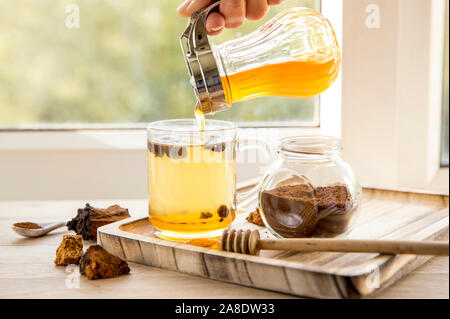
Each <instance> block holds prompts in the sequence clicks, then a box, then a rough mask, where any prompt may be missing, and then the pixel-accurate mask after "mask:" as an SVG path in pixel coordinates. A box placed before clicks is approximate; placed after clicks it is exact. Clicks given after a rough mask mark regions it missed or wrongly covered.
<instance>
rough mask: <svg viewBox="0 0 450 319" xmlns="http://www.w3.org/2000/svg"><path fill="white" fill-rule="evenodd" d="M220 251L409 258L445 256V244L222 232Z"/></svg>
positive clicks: (446, 251) (442, 242) (438, 242)
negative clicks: (371, 255)
mask: <svg viewBox="0 0 450 319" xmlns="http://www.w3.org/2000/svg"><path fill="white" fill-rule="evenodd" d="M221 248H222V250H226V251H230V252H236V253H243V254H250V255H259V251H260V250H261V249H268V250H293V251H304V252H308V251H326V252H348V253H379V254H392V255H394V254H411V255H437V256H448V242H446V241H404V240H364V239H332V238H286V239H260V236H259V231H257V230H254V231H250V230H246V231H243V230H238V231H236V230H235V229H231V230H228V229H227V230H225V231H224V232H223V235H222V238H221Z"/></svg>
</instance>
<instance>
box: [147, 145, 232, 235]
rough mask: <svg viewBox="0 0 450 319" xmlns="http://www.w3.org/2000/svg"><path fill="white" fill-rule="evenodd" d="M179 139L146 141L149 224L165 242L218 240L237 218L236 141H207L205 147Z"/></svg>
mask: <svg viewBox="0 0 450 319" xmlns="http://www.w3.org/2000/svg"><path fill="white" fill-rule="evenodd" d="M176 139H178V141H174V138H173V137H171V136H159V137H158V138H155V139H152V140H150V139H149V141H148V186H149V216H150V221H151V223H152V224H153V226H154V227H155V228H156V229H157V230H158V233H157V235H158V236H159V237H162V238H168V239H175V240H183V239H192V238H203V237H217V236H220V235H221V233H222V231H223V230H224V229H226V228H227V227H228V226H229V225H230V223H231V222H232V221H233V220H234V217H235V211H234V209H235V206H234V205H235V187H236V186H235V185H236V167H235V166H236V164H235V157H236V155H235V149H234V147H235V140H234V139H233V140H228V141H222V140H221V137H220V136H206V140H205V142H204V144H199V145H195V144H193V145H190V144H189V143H188V142H187V141H185V142H183V137H179V136H178V137H177V138H176ZM180 140H181V141H180ZM201 140H202V141H203V140H204V137H202V139H201Z"/></svg>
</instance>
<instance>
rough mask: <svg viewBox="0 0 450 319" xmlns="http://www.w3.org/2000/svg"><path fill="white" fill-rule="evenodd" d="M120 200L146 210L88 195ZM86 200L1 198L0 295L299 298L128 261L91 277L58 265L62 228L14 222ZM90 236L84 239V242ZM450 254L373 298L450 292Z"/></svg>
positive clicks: (53, 214) (45, 217)
mask: <svg viewBox="0 0 450 319" xmlns="http://www.w3.org/2000/svg"><path fill="white" fill-rule="evenodd" d="M89 203H90V204H91V205H93V206H97V207H106V206H109V205H112V204H119V205H121V206H122V207H127V208H129V211H130V214H131V215H132V216H145V214H146V213H145V212H146V201H145V200H123V201H104V200H102V201H96V200H93V201H90V202H89ZM84 204H85V202H83V201H76V200H72V201H39V202H35V201H33V202H31V201H30V202H8V201H3V202H2V201H0V245H1V248H0V249H1V252H0V298H201V299H206V298H295V297H293V296H290V295H285V294H280V293H276V292H271V291H265V290H260V289H254V288H248V287H244V286H239V285H235V284H229V283H224V282H219V281H215V280H210V279H205V278H199V277H193V276H189V275H185V274H181V273H177V272H172V271H167V270H163V269H158V268H153V267H148V266H143V265H139V264H133V263H130V268H131V273H130V275H126V276H121V277H117V278H111V279H102V280H92V281H90V280H87V279H86V278H85V277H84V276H81V277H78V274H77V272H78V269H77V268H76V267H68V268H66V267H58V266H55V265H54V263H53V260H54V259H55V251H56V248H57V247H58V245H59V243H60V242H61V239H62V235H63V234H69V233H72V232H69V231H67V229H65V228H61V229H59V230H57V231H54V232H52V233H50V234H48V235H47V236H44V237H40V238H34V239H33V238H31V239H29V238H23V237H20V236H19V235H17V234H16V233H14V232H13V231H12V229H11V225H12V224H13V223H15V222H19V221H35V222H47V221H59V220H65V219H69V218H72V217H74V216H75V214H76V210H77V208H80V207H84ZM92 243H94V242H93V241H92V242H89V241H87V242H85V247H87V246H88V245H89V244H92ZM448 273H449V258H448V257H436V258H433V259H431V261H429V262H428V263H426V264H425V265H423V266H422V267H420V268H418V269H416V270H415V271H414V272H412V273H410V274H409V275H407V276H406V277H404V278H402V279H400V280H399V281H398V282H397V283H396V284H394V285H393V286H391V287H389V288H387V289H386V290H384V291H381V292H380V293H378V294H377V295H375V296H374V298H449V275H448Z"/></svg>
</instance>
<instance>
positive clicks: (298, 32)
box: [180, 2, 341, 114]
mask: <svg viewBox="0 0 450 319" xmlns="http://www.w3.org/2000/svg"><path fill="white" fill-rule="evenodd" d="M219 4H220V2H215V3H213V4H212V5H211V6H209V7H207V8H206V9H204V10H201V11H197V12H196V13H194V15H193V16H192V17H191V18H190V20H189V24H188V26H187V28H186V30H185V31H184V33H183V34H182V35H181V37H180V42H181V46H182V49H183V52H184V55H185V58H186V62H187V66H188V70H189V74H190V76H191V85H192V87H193V88H194V91H195V94H196V96H197V101H198V102H197V105H196V109H199V110H200V111H201V112H202V113H203V114H211V113H215V112H220V111H223V110H226V109H227V108H229V107H231V105H232V103H235V102H239V101H245V100H249V99H252V98H254V97H258V96H285V97H298V98H305V97H311V96H314V95H317V94H319V93H321V92H323V91H325V90H326V89H327V88H328V87H329V86H330V85H331V84H332V83H333V82H334V80H335V79H336V78H337V76H338V73H339V65H340V61H341V57H340V50H339V45H338V43H337V40H336V36H335V34H334V30H333V28H332V26H331V24H330V23H329V21H328V20H327V19H326V18H324V17H323V16H322V15H321V14H320V13H319V12H317V11H315V10H312V9H309V8H298V7H297V8H290V9H287V10H285V11H283V12H280V13H279V14H278V15H276V16H275V17H274V18H272V19H271V20H270V21H268V22H267V23H266V24H264V25H263V26H261V27H259V28H258V29H257V30H255V31H254V32H252V33H250V34H248V35H246V36H243V37H241V38H238V39H234V40H231V41H227V42H225V43H222V44H220V45H215V44H214V43H212V42H210V41H209V39H208V36H207V33H206V28H205V20H206V17H207V16H208V14H209V13H210V12H211V10H213V9H215V8H216V7H217V6H218V5H219Z"/></svg>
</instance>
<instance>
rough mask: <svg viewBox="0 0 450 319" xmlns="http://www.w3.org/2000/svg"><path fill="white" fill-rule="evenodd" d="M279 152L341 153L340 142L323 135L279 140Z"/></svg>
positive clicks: (308, 153)
mask: <svg viewBox="0 0 450 319" xmlns="http://www.w3.org/2000/svg"><path fill="white" fill-rule="evenodd" d="M279 150H280V151H283V152H289V153H294V154H306V155H332V154H335V153H337V152H339V151H341V141H340V140H339V139H338V138H335V137H332V136H324V135H306V136H291V137H286V138H284V139H282V140H281V143H280V146H279Z"/></svg>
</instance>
